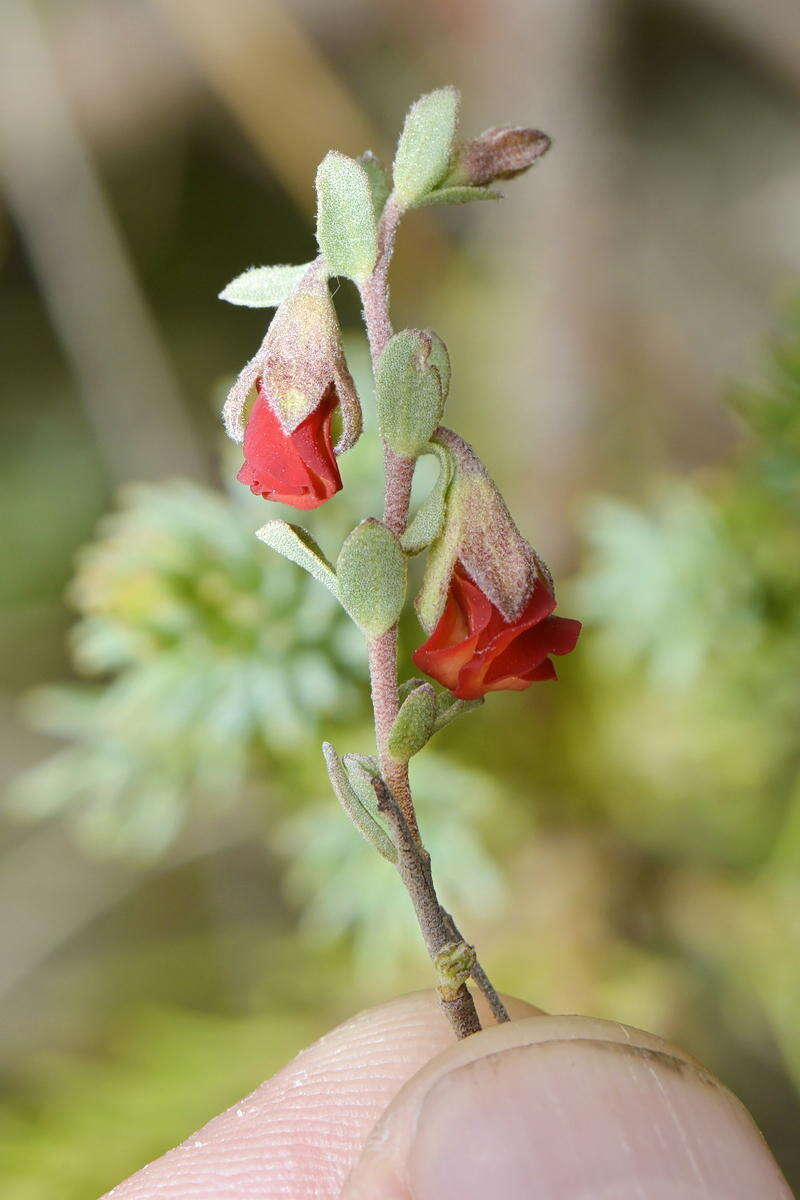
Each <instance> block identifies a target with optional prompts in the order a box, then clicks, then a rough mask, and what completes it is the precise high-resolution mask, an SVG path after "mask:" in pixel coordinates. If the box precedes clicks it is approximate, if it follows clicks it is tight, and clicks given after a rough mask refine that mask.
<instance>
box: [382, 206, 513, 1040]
mask: <svg viewBox="0 0 800 1200" xmlns="http://www.w3.org/2000/svg"><path fill="white" fill-rule="evenodd" d="M401 216H402V210H401V209H400V207H399V206H398V204H397V201H396V200H395V198H394V196H393V195H392V196H390V197H389V199H388V200H387V202H386V205H385V207H384V210H383V215H382V217H381V221H380V225H379V228H378V258H377V261H376V263H375V267H374V269H373V271H372V274H371V275H370V276H369V278H368V279H366V280H365V281H364V282H363V283H362V284H361V285H360V292H361V300H362V303H363V305H364V324H365V325H366V329H367V337H368V339H369V346H370V353H371V356H372V367H373V371H374V372H377V367H378V363H379V361H380V358H381V355H382V354H383V351H384V350H385V349H386V346H387V343H388V342H389V339H390V338H391V336H392V325H391V320H390V318H389V280H388V273H389V263H390V261H391V257H392V251H393V249H394V238H395V234H396V232H397V226H398V223H399V220H400V217H401ZM383 461H384V471H385V479H386V483H385V489H384V523H385V524H386V526H387V528H389V529H390V530H391V531H392V532H393V533H394V534H395V535H396V536H397V537H401V536H402V534H403V533H404V532H405V528H406V525H407V524H408V510H409V504H410V500H411V484H412V481H413V478H414V465H415V461H414V459H413V458H404V457H402V456H401V455H399V454H396V453H395V451H394V450H392V448H391V447H390V446H388V445H387V444H386V443H385V442H384V444H383ZM368 653H369V673H370V684H371V688H372V707H373V712H374V715H375V742H376V746H377V750H378V761H379V763H380V768H381V775H382V779H378V780H375V781H374V783H373V786H374V788H375V793H376V796H377V799H378V809H379V811H381V812H382V813H384V814H385V815H386V817H387V819H388V822H389V824H390V827H391V831H392V840H393V841H394V844H395V846H396V848H397V870H398V873H399V875H400V878H401V879H402V881H403V883H404V885H405V888H406V891H407V892H408V894H409V896H410V898H411V903H412V904H413V906H414V911H415V913H416V915H417V920H418V922H419V927H420V930H421V932H422V937H423V940H424V942H425V946H426V949H427V951H428V954H429V955H430V958H431V961H432V962H433V964H434V967H435V969H436V973H437V992H438V994H439V1001H440V1003H441V1005H442V1008H443V1010H444V1012H445V1014H446V1016H447V1017H448V1019H449V1021H450V1023H451V1025H452V1026H453V1030H454V1032H455V1034H456V1037H459V1038H463V1037H468V1036H469V1035H470V1034H471V1033H477V1032H478V1030H479V1029H480V1028H481V1024H480V1020H479V1018H478V1014H477V1011H476V1009H475V1002H474V1000H473V999H472V996H471V994H470V992H469V989H468V988H467V986H466V981H467V979H468V978H469V976H470V975H473V976H474V978H475V981H476V983H477V984H478V986H479V987H480V988H481V989H482V990H483V991H484V994H485V995H486V996H487V999H488V1000H489V1003H490V1005H491V1007H492V1011H493V1012H494V1014H495V1016H496V1017H497V1019H498V1020H508V1013H507V1012H506V1010H505V1008H504V1006H503V1003H502V1001H501V1000H500V998H499V997H498V996H497V993H496V992H495V990H494V988H493V987H492V985H491V983H490V982H489V980H488V978H487V977H486V974H485V972H484V971H483V969H482V968H481V967H480V965H479V964H478V962H477V959H476V956H475V951H474V949H473V948H472V947H471V946H468V945H467V943H466V942H465V941H464V939H463V938H462V937H461V935H460V934H459V933H458V930H457V929H456V926H455V922H454V921H453V919H452V917H450V915H449V914H448V913H446V912H445V910H444V909H443V908H442V907H441V905H440V904H439V900H438V898H437V895H436V889H435V887H434V884H433V875H432V873H431V860H430V855H429V854H428V852H427V850H426V849H425V847H424V846H423V844H422V839H421V837H420V833H419V827H418V824H417V818H416V813H415V811H414V801H413V798H412V796H411V788H410V785H409V780H408V764H407V763H406V762H400V761H398V760H397V759H395V758H393V757H392V755H391V754H390V753H389V734H390V732H391V729H392V725H393V723H394V720H395V718H396V716H397V713H398V710H399V698H398V689H397V625H396V624H395V625H393V626H392V628H391V629H388V630H387V631H386V632H385V633H383V634H381V635H380V636H378V637H375V638H371V639H370V640H369V641H368Z"/></svg>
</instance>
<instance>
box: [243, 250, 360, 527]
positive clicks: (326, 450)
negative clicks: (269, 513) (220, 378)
mask: <svg viewBox="0 0 800 1200" xmlns="http://www.w3.org/2000/svg"><path fill="white" fill-rule="evenodd" d="M253 388H256V389H257V398H256V400H255V402H254V404H253V407H252V410H251V412H250V415H249V417H248V418H247V419H245V410H246V407H247V401H248V399H249V396H250V393H251V392H252V390H253ZM337 408H338V409H339V410H340V412H341V416H342V434H341V437H340V438H339V441H338V442H337V444H336V446H333V445H332V441H331V421H332V418H333V414H334V411H335V410H336V409H337ZM223 417H224V420H225V427H226V429H227V432H228V434H229V436H230V437H232V438H233V439H234V441H237V442H242V441H243V442H244V458H245V461H244V466H243V467H242V469H241V471H240V472H239V474H238V476H237V478H238V479H239V480H240V481H241V482H242V483H245V484H247V485H248V486H249V487H250V489H251V491H253V492H255V493H256V494H258V495H261V496H264V497H265V498H267V499H270V500H279V501H280V502H281V503H283V504H291V505H292V506H293V507H295V508H316V507H318V506H319V505H320V504H323V503H324V502H325V500H328V499H330V497H331V496H333V495H334V494H335V493H336V492H338V491H339V490H340V488H341V486H342V480H341V476H340V474H339V467H338V465H337V462H336V458H337V456H338V455H340V454H343V453H344V451H345V450H349V449H350V447H351V446H353V445H354V444H355V442H356V441H357V439H358V437H359V434H360V433H361V406H360V404H359V401H358V396H357V394H356V390H355V385H354V383H353V379H352V376H351V375H350V372H349V370H348V368H347V363H346V361H345V357H344V350H343V348H342V341H341V333H340V330H339V324H338V322H337V319H336V312H335V310H334V307H333V303H332V301H331V298H330V293H329V291H328V283H327V278H326V275H325V268H324V263H323V261H322V260H321V259H317V260H316V261H315V262H313V263H312V264H311V265H310V267H309V268H308V270H307V271H306V273H305V274H304V275H303V277H302V278H301V280H300V282H299V283H298V284H297V286H296V287H295V289H294V291H293V292H292V293H291V295H290V296H288V297H287V299H286V300H284V301H283V303H282V304H281V305H279V307H278V310H277V312H276V314H275V317H274V319H273V321H272V324H271V325H270V327H269V329H268V330H267V334H266V337H265V338H264V341H263V342H262V344H261V346H260V348H259V350H258V352H257V354H256V355H255V356H254V357H253V358H252V359H251V360H250V362H249V363H247V365H246V366H245V367H244V369H243V370H242V371H241V373H240V374H239V377H238V379H237V380H236V382H235V384H234V385H233V387H232V388H231V391H230V393H229V395H228V399H227V401H226V403H225V408H224V410H223Z"/></svg>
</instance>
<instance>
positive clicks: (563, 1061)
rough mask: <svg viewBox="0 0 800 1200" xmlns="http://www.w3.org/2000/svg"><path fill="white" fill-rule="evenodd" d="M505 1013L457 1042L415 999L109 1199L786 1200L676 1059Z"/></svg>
mask: <svg viewBox="0 0 800 1200" xmlns="http://www.w3.org/2000/svg"><path fill="white" fill-rule="evenodd" d="M507 1004H508V1005H509V1010H510V1012H511V1016H512V1021H511V1022H510V1023H509V1024H505V1025H499V1026H489V1027H488V1028H485V1029H484V1030H483V1032H481V1033H479V1034H476V1035H474V1036H473V1037H469V1038H467V1039H465V1040H464V1041H461V1042H454V1041H453V1035H452V1031H451V1029H450V1027H449V1025H448V1023H447V1021H446V1020H445V1018H444V1017H443V1016H442V1014H441V1012H440V1011H439V1009H438V1006H437V1003H436V1000H435V998H434V996H433V994H432V993H429V992H420V993H415V994H413V995H410V996H404V997H401V998H399V999H397V1000H394V1001H392V1002H390V1003H389V1004H385V1005H381V1006H380V1007H379V1008H373V1009H368V1010H366V1011H364V1012H362V1013H359V1014H358V1015H357V1016H355V1017H353V1018H352V1019H351V1020H349V1021H347V1022H345V1023H344V1024H343V1025H340V1026H338V1027H337V1028H336V1029H334V1030H333V1031H332V1032H331V1033H328V1034H326V1035H325V1037H323V1038H321V1039H320V1040H319V1041H318V1042H315V1043H314V1044H313V1045H311V1046H309V1047H308V1048H307V1049H306V1050H304V1051H302V1052H301V1053H300V1054H299V1055H298V1056H297V1057H296V1058H295V1059H293V1060H292V1061H291V1062H290V1063H289V1064H288V1065H287V1066H286V1067H284V1068H283V1070H281V1071H279V1072H278V1074H277V1075H275V1076H273V1077H272V1078H271V1079H268V1080H267V1081H266V1082H265V1083H263V1084H261V1086H260V1087H258V1088H257V1089H256V1090H255V1091H254V1092H253V1093H252V1094H251V1095H250V1096H248V1097H247V1098H246V1099H245V1100H242V1101H241V1102H240V1103H239V1104H236V1105H234V1106H233V1107H232V1108H230V1109H228V1111H227V1112H224V1113H222V1114H221V1115H220V1116H218V1117H215V1118H214V1119H213V1120H212V1121H210V1122H209V1124H208V1125H206V1126H205V1127H204V1128H203V1129H202V1130H200V1131H199V1132H198V1133H197V1134H195V1135H194V1136H192V1137H190V1138H189V1139H188V1140H187V1141H186V1142H184V1143H183V1145H181V1146H178V1147H177V1148H176V1149H174V1150H170V1151H169V1152H168V1153H167V1154H165V1155H164V1156H163V1157H162V1158H159V1159H157V1160H156V1161H155V1162H153V1163H151V1164H150V1165H149V1166H147V1167H145V1168H144V1169H143V1170H142V1171H139V1172H138V1173H137V1174H136V1175H133V1176H132V1177H131V1178H130V1179H128V1180H126V1181H125V1182H124V1183H122V1184H120V1185H119V1186H118V1187H116V1188H113V1189H112V1191H111V1192H109V1193H108V1194H107V1195H108V1196H109V1197H112V1196H113V1198H114V1200H279V1198H280V1200H284V1198H285V1200H312V1198H313V1200H335V1198H336V1197H340V1196H341V1198H342V1200H434V1198H436V1200H451V1198H452V1200H456V1197H457V1198H458V1200H494V1198H497V1200H522V1198H523V1197H525V1198H526V1200H678V1198H679V1197H680V1198H681V1200H745V1198H747V1200H756V1198H758V1200H791V1197H792V1193H791V1192H790V1190H789V1188H788V1186H787V1184H786V1181H785V1180H784V1178H783V1176H782V1175H781V1173H780V1171H779V1169H778V1167H777V1165H776V1163H775V1161H774V1159H773V1158H772V1155H771V1154H770V1152H769V1149H768V1148H767V1145H766V1143H765V1142H764V1140H763V1138H762V1136H761V1134H760V1133H759V1131H758V1129H757V1128H756V1126H755V1124H754V1123H753V1121H752V1118H751V1117H750V1115H749V1114H748V1112H747V1110H746V1109H745V1108H744V1107H743V1105H742V1104H741V1103H740V1102H739V1101H738V1100H737V1099H736V1098H735V1097H734V1096H733V1095H732V1094H731V1093H730V1092H728V1091H727V1089H726V1088H725V1087H724V1086H723V1085H722V1084H721V1083H720V1082H719V1081H718V1080H717V1079H715V1078H714V1077H713V1076H712V1075H710V1074H709V1073H708V1072H707V1071H706V1070H705V1069H704V1068H703V1067H702V1066H701V1065H700V1064H699V1063H697V1062H696V1061H695V1060H694V1059H692V1058H691V1056H690V1055H688V1054H686V1053H685V1052H684V1051H682V1050H678V1049H676V1048H675V1047H674V1046H670V1045H668V1044H667V1043H665V1042H663V1041H661V1039H659V1038H657V1037H655V1036H654V1035H653V1034H649V1033H643V1032H642V1031H641V1030H638V1029H633V1028H630V1027H629V1026H625V1025H621V1024H618V1023H616V1022H612V1021H600V1020H595V1019H593V1018H589V1017H575V1016H549V1015H546V1014H544V1013H541V1012H540V1011H539V1010H538V1009H535V1008H533V1007H532V1006H531V1005H529V1004H526V1003H524V1002H523V1001H518V1000H511V999H509V1000H507ZM481 1016H482V1019H484V1020H486V1019H487V1018H486V1013H485V1012H482V1013H481Z"/></svg>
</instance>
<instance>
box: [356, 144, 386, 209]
mask: <svg viewBox="0 0 800 1200" xmlns="http://www.w3.org/2000/svg"><path fill="white" fill-rule="evenodd" d="M358 161H359V162H360V163H362V164H363V167H364V170H365V171H366V172H367V179H368V180H369V190H370V195H371V196H372V208H373V211H374V213H375V220H376V221H379V220H380V216H381V213H382V212H383V208H384V205H385V204H386V201H387V200H388V199H389V191H390V190H391V182H390V180H389V176H388V174H387V171H386V167H385V166H384V165H383V163H382V162H381V160H380V159H379V158H378V156H377V154H373V153H372V151H371V150H365V151H364V153H363V154H362V155H361V157H360V158H359V160H358Z"/></svg>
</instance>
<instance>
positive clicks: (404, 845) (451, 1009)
mask: <svg viewBox="0 0 800 1200" xmlns="http://www.w3.org/2000/svg"><path fill="white" fill-rule="evenodd" d="M373 786H374V788H375V795H376V796H377V799H378V810H379V812H382V813H383V814H384V815H385V816H386V818H387V820H388V822H389V824H390V826H391V829H392V835H393V836H392V841H393V842H394V844H395V846H396V847H397V870H398V873H399V875H400V878H401V879H402V881H403V883H404V884H405V887H406V891H407V892H408V894H409V896H410V898H411V903H412V904H413V905H414V911H415V913H416V914H417V920H418V922H419V927H420V930H421V932H422V937H423V939H424V942H425V947H426V949H427V951H428V954H429V955H430V958H431V961H432V962H433V963H434V965H437V966H438V963H439V961H441V956H442V955H443V954H445V955H446V954H447V952H448V951H452V950H458V949H460V948H461V947H463V949H464V950H471V947H467V946H465V945H464V943H463V941H462V940H461V939H458V942H455V943H454V940H453V937H452V933H451V926H452V919H450V921H449V922H448V920H447V917H446V914H445V911H444V909H443V908H442V906H441V905H440V904H439V900H438V898H437V896H436V889H435V887H434V885H433V876H432V874H431V857H430V855H429V854H428V851H427V850H426V849H425V847H424V846H423V845H422V844H421V842H420V841H419V838H418V837H415V836H414V834H413V833H412V831H411V829H410V828H409V826H408V824H407V823H406V820H405V818H404V816H403V813H402V812H401V809H400V805H399V804H397V803H396V801H395V799H394V797H393V796H392V794H391V792H390V791H389V789H388V787H387V786H386V784H385V783H384V782H383V781H382V780H380V779H376V780H375V782H374V784H373ZM473 962H474V951H473ZM469 974H470V967H469V966H467V967H466V969H465V970H464V971H463V972H462V973H461V975H460V976H458V977H457V978H456V979H455V980H453V981H452V982H451V983H450V986H448V985H447V984H445V985H442V984H441V983H440V985H439V987H438V988H437V991H438V992H439V1003H440V1004H441V1006H442V1008H443V1009H444V1012H445V1014H446V1016H447V1017H448V1019H449V1021H450V1023H451V1025H452V1026H453V1030H454V1032H455V1034H456V1037H458V1038H465V1037H469V1035H470V1034H471V1033H478V1032H479V1030H480V1028H481V1023H480V1020H479V1019H478V1014H477V1012H476V1009H475V1002H474V1000H473V999H472V996H471V995H470V993H469V990H468V988H467V986H466V983H465V982H464V980H465V979H466V978H467V976H468V975H469Z"/></svg>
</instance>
